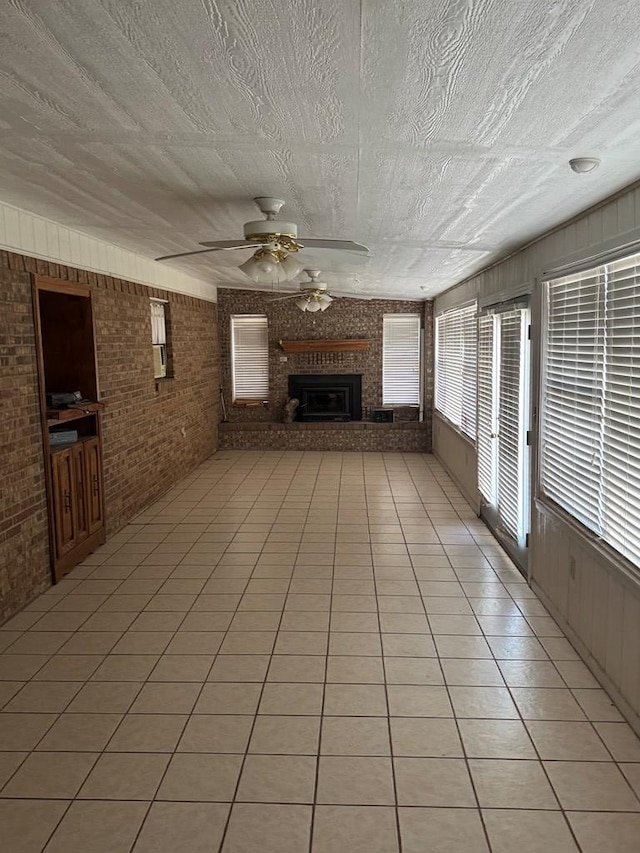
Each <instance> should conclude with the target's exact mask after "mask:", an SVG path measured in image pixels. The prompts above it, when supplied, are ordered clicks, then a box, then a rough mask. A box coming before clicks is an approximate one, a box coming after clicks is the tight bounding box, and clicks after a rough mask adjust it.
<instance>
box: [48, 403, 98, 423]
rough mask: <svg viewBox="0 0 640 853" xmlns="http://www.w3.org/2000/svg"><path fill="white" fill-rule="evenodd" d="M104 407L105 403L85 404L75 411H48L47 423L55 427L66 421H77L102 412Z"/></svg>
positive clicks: (74, 409)
mask: <svg viewBox="0 0 640 853" xmlns="http://www.w3.org/2000/svg"><path fill="white" fill-rule="evenodd" d="M104 407H105V404H104V403H83V404H82V405H81V406H78V407H77V408H75V407H74V408H73V409H47V423H48V424H49V426H55V425H56V424H59V423H62V422H64V421H77V420H78V418H86V417H87V415H93V414H95V413H96V412H101V411H102V410H103V409H104Z"/></svg>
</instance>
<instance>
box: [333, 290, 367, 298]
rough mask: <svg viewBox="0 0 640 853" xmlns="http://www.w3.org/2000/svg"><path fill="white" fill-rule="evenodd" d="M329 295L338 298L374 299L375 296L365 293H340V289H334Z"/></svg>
mask: <svg viewBox="0 0 640 853" xmlns="http://www.w3.org/2000/svg"><path fill="white" fill-rule="evenodd" d="M329 296H335V297H336V298H337V299H367V300H368V299H373V298H374V297H373V296H365V295H364V294H359V293H340V292H339V291H336V290H332V291H331V293H330V294H329Z"/></svg>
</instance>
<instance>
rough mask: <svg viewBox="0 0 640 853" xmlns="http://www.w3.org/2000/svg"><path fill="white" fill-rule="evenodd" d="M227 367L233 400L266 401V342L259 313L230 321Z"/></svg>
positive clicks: (263, 318)
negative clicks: (229, 352)
mask: <svg viewBox="0 0 640 853" xmlns="http://www.w3.org/2000/svg"><path fill="white" fill-rule="evenodd" d="M231 368H232V374H233V399H234V400H266V399H267V397H268V396H269V339H268V333H267V318H266V317H265V316H263V315H262V314H237V315H235V316H233V317H232V318H231Z"/></svg>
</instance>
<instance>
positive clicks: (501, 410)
mask: <svg viewBox="0 0 640 853" xmlns="http://www.w3.org/2000/svg"><path fill="white" fill-rule="evenodd" d="M524 319H525V312H524V311H522V310H515V311H509V312H508V313H504V314H500V315H499V317H498V321H499V324H500V343H499V352H500V366H499V383H500V388H499V392H498V494H497V498H498V517H499V523H500V525H501V526H502V527H503V528H504V529H505V530H506V532H507V533H508V534H509V535H510V536H512V537H513V538H514V539H516V540H520V539H521V538H522V536H523V534H524V507H525V496H524V459H523V456H524V448H525V441H526V432H525V425H524V423H523V419H522V417H521V411H522V402H523V401H522V393H521V392H522V383H523V376H522V370H521V363H522V351H523V339H524V334H525V329H524Z"/></svg>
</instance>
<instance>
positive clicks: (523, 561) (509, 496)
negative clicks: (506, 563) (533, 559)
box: [477, 304, 529, 571]
mask: <svg viewBox="0 0 640 853" xmlns="http://www.w3.org/2000/svg"><path fill="white" fill-rule="evenodd" d="M528 400H529V308H528V306H523V305H522V304H518V305H512V306H510V307H507V308H505V309H504V310H491V309H489V310H487V311H485V312H483V313H481V315H480V317H479V319H478V427H477V453H478V489H479V490H480V494H481V496H482V509H481V514H482V516H483V518H485V520H486V521H487V523H488V524H489V525H490V527H491V528H492V529H493V530H494V531H495V533H496V534H497V535H498V537H499V538H500V540H501V541H502V542H503V544H504V546H505V547H506V548H507V550H508V551H509V552H510V553H511V555H512V556H513V557H514V559H515V560H516V562H517V563H518V564H519V566H520V568H521V569H522V570H524V571H526V569H527V550H526V549H527V544H528V532H529V447H528V443H527V430H528V424H529V406H528Z"/></svg>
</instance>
